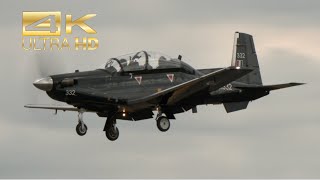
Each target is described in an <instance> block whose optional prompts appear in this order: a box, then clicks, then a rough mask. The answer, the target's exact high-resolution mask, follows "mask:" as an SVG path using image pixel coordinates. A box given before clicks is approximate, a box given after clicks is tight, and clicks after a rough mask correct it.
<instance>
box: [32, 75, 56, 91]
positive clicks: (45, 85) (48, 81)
mask: <svg viewBox="0 0 320 180" xmlns="http://www.w3.org/2000/svg"><path fill="white" fill-rule="evenodd" d="M33 85H34V86H35V87H36V88H38V89H41V90H43V91H50V90H51V89H52V87H53V80H52V78H51V77H46V78H41V79H37V80H35V81H34V82H33Z"/></svg>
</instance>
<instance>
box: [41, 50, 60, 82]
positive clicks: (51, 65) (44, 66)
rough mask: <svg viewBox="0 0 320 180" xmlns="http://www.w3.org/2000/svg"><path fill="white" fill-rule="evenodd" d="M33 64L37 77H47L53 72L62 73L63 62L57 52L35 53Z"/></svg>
mask: <svg viewBox="0 0 320 180" xmlns="http://www.w3.org/2000/svg"><path fill="white" fill-rule="evenodd" d="M35 64H36V66H37V75H38V76H39V78H44V77H48V76H50V75H53V74H59V73H64V72H65V71H64V69H65V68H64V67H65V62H64V61H63V58H61V57H60V55H58V54H57V53H53V52H46V53H41V52H39V53H36V54H35Z"/></svg>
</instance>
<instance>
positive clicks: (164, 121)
mask: <svg viewBox="0 0 320 180" xmlns="http://www.w3.org/2000/svg"><path fill="white" fill-rule="evenodd" d="M156 121H157V127H158V129H159V130H160V131H162V132H166V131H168V130H169V128H170V121H169V119H168V118H167V117H165V116H162V113H161V112H159V113H158V115H157V117H156Z"/></svg>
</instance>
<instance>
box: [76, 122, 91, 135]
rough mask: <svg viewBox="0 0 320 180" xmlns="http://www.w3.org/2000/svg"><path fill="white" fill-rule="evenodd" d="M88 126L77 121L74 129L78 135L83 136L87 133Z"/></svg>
mask: <svg viewBox="0 0 320 180" xmlns="http://www.w3.org/2000/svg"><path fill="white" fill-rule="evenodd" d="M87 130H88V127H87V125H85V124H81V123H79V124H78V125H77V126H76V131H77V134H78V135H79V136H84V135H85V134H86V133H87Z"/></svg>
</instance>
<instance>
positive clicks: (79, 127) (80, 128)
mask: <svg viewBox="0 0 320 180" xmlns="http://www.w3.org/2000/svg"><path fill="white" fill-rule="evenodd" d="M84 111H85V110H84V109H80V111H79V114H78V125H77V126H76V132H77V134H78V135H79V136H84V135H85V134H86V133H87V130H88V127H87V125H86V124H84V122H83V113H84Z"/></svg>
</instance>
